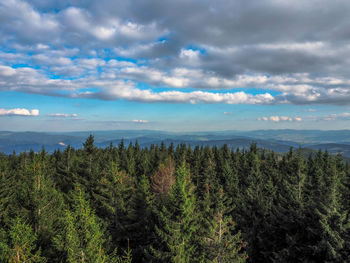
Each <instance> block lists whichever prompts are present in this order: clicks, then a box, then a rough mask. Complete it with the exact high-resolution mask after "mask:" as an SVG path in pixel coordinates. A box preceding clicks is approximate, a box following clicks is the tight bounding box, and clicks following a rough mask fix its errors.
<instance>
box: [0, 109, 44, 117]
mask: <svg viewBox="0 0 350 263" xmlns="http://www.w3.org/2000/svg"><path fill="white" fill-rule="evenodd" d="M0 116H39V110H37V109H33V110H28V109H20V108H17V109H2V108H0Z"/></svg>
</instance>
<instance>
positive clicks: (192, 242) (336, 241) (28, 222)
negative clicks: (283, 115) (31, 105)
mask: <svg viewBox="0 0 350 263" xmlns="http://www.w3.org/2000/svg"><path fill="white" fill-rule="evenodd" d="M349 210H350V168H349V166H348V165H347V164H345V163H344V162H343V159H342V158H341V156H339V155H338V156H332V155H329V154H328V153H327V152H321V151H319V152H318V153H317V154H316V155H313V156H310V157H309V158H308V159H304V158H303V156H302V153H301V151H298V150H296V151H292V150H291V151H290V152H289V153H288V154H286V155H284V156H283V157H280V156H277V155H275V154H274V153H273V152H271V151H269V152H267V151H264V150H259V149H257V148H256V146H255V145H254V144H253V145H252V146H251V148H250V150H244V151H239V150H234V149H229V148H228V147H227V146H223V147H220V148H217V147H215V146H213V147H199V146H196V147H194V148H191V147H190V146H188V145H185V144H181V145H178V146H177V147H176V148H174V146H173V145H170V146H169V147H166V146H165V144H161V145H159V146H158V145H152V146H151V147H148V148H141V147H140V146H139V145H138V144H137V143H136V144H135V145H132V144H130V145H127V146H126V145H124V143H123V141H122V142H121V143H120V144H119V145H118V146H113V145H111V146H110V147H107V148H105V149H99V148H97V147H95V146H94V138H93V137H92V136H90V137H89V138H88V139H87V140H86V142H85V143H84V147H83V149H79V150H76V149H74V148H72V147H69V146H68V147H66V148H65V149H64V150H63V151H60V150H57V151H55V152H54V153H52V154H48V153H47V152H45V150H42V151H41V152H38V153H34V152H29V153H28V152H27V153H21V154H19V155H15V154H12V155H5V154H2V155H0V259H1V260H0V261H1V262H94V263H95V262H120V263H121V262H181V263H185V262H217V263H219V262H350V224H349V223H350V221H349V215H348V212H349Z"/></svg>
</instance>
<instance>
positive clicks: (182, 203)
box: [151, 163, 198, 263]
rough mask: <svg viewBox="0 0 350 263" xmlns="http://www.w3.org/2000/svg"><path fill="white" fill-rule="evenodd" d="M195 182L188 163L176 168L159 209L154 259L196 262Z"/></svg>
mask: <svg viewBox="0 0 350 263" xmlns="http://www.w3.org/2000/svg"><path fill="white" fill-rule="evenodd" d="M193 191H194V189H193V184H192V182H191V178H190V175H189V172H188V170H187V168H186V167H185V164H184V163H183V164H182V165H181V166H180V167H179V168H178V169H177V171H176V179H175V183H174V185H173V187H172V188H171V191H170V192H169V196H168V198H167V200H166V202H164V203H163V204H161V206H160V207H159V209H158V211H156V215H157V217H158V222H157V223H156V226H155V230H156V234H157V237H158V240H159V242H160V244H159V245H158V246H157V247H151V252H152V254H153V257H154V258H153V260H154V261H155V262H173V263H189V262H196V260H197V259H196V258H195V257H194V255H195V254H196V248H197V244H196V236H195V235H196V232H197V230H198V223H197V222H196V220H197V218H196V211H195V206H196V204H195V196H194V192H193Z"/></svg>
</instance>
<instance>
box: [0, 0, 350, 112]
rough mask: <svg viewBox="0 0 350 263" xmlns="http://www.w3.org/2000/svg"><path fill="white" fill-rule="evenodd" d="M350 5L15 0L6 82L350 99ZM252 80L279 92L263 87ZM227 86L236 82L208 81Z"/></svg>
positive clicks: (271, 0)
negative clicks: (140, 87) (140, 86)
mask: <svg viewBox="0 0 350 263" xmlns="http://www.w3.org/2000/svg"><path fill="white" fill-rule="evenodd" d="M57 10H58V11H57ZM348 10H350V2H349V1H347V0H338V1H327V0H310V1H297V2H296V1H288V0H255V1H245V0H238V1H227V0H218V1H215V3H214V2H212V1H208V0H205V1H197V0H193V1H188V0H186V1H185V0H180V1H158V0H150V1H147V2H145V1H141V0H136V1H132V2H127V1H126V2H120V1H110V0H102V1H92V0H86V1H82V0H74V1H65V0H63V1H42V0H33V1H24V0H8V1H3V2H1V3H0V34H1V40H0V43H1V45H2V47H3V48H2V50H0V90H17V91H21V92H29V93H39V94H45V95H51V96H66V97H79V96H85V97H95V98H100V99H127V100H135V101H142V102H181V103H183V102H194V103H262V104H271V103H293V104H335V105H343V104H350V79H349V76H350V59H349V56H348V54H349V52H350V45H349V40H350V19H348ZM118 57H119V58H120V57H123V58H127V59H130V58H132V62H128V61H118V60H116V59H115V58H118ZM113 58H114V59H113ZM16 64H23V65H25V66H23V67H13V65H16ZM125 80H126V82H125ZM120 83H123V85H120ZM136 83H143V84H146V85H148V86H149V89H150V90H141V89H137V88H135V85H136ZM157 87H162V88H168V89H169V91H162V92H156V91H153V90H152V89H153V88H157ZM94 88H96V89H98V91H96V92H90V93H84V92H83V91H82V90H84V89H94ZM187 88H191V91H186V92H185V91H179V90H177V89H187ZM237 88H240V89H244V90H245V91H244V92H242V91H232V90H233V89H237ZM251 88H254V89H260V90H263V92H261V93H262V94H265V93H266V94H276V93H277V95H274V97H272V96H271V95H270V96H271V97H272V99H271V98H268V97H264V98H263V96H264V95H262V94H260V95H259V94H258V95H253V94H250V89H251ZM193 89H195V90H196V91H193ZM218 89H221V90H227V92H226V93H215V92H208V90H218ZM239 94H245V95H246V96H247V98H246V99H242V98H241V97H240V96H241V95H239ZM142 96H145V97H142Z"/></svg>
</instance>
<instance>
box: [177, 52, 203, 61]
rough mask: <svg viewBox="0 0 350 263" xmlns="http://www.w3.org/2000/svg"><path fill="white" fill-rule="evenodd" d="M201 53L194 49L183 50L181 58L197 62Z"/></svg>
mask: <svg viewBox="0 0 350 263" xmlns="http://www.w3.org/2000/svg"><path fill="white" fill-rule="evenodd" d="M199 54H200V51H199V50H193V49H181V51H180V58H182V59H188V60H192V61H193V60H197V59H198V57H199Z"/></svg>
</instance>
